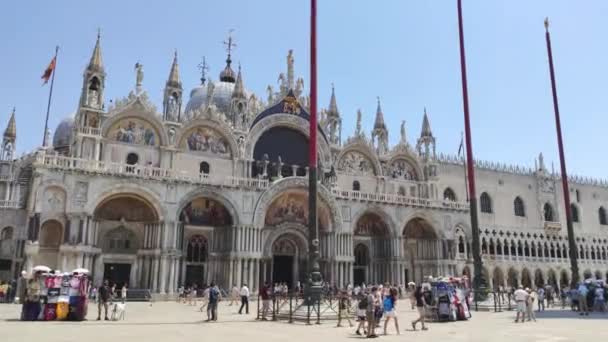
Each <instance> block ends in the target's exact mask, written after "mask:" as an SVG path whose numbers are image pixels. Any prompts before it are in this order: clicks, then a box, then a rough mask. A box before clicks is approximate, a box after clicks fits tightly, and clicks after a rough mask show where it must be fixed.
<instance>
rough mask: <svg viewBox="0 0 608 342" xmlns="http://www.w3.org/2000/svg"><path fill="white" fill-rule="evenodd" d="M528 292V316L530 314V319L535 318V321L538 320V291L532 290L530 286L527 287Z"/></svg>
mask: <svg viewBox="0 0 608 342" xmlns="http://www.w3.org/2000/svg"><path fill="white" fill-rule="evenodd" d="M526 292H528V298H527V299H526V316H528V321H530V320H534V322H536V314H535V313H534V301H535V300H536V297H537V294H536V291H534V290H530V289H529V288H526Z"/></svg>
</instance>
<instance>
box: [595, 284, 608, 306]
mask: <svg viewBox="0 0 608 342" xmlns="http://www.w3.org/2000/svg"><path fill="white" fill-rule="evenodd" d="M593 311H597V312H602V313H604V312H606V303H605V300H604V286H603V285H601V284H600V285H599V286H598V287H597V288H596V289H595V299H594V302H593Z"/></svg>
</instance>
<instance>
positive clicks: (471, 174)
mask: <svg viewBox="0 0 608 342" xmlns="http://www.w3.org/2000/svg"><path fill="white" fill-rule="evenodd" d="M458 35H459V38H460V72H461V77H462V106H463V111H464V129H465V137H466V148H467V171H468V179H469V208H470V209H469V211H470V213H471V231H472V234H471V235H472V237H473V246H472V247H473V270H474V272H473V274H474V275H473V288H474V289H475V290H478V289H479V288H480V287H485V280H484V279H483V278H482V276H483V273H482V267H483V263H482V260H481V254H480V250H479V247H480V243H479V222H478V218H477V195H476V194H475V169H474V167H473V163H474V162H473V161H474V159H473V143H472V138H471V122H470V117H469V91H468V86H467V62H466V56H465V50H464V29H463V25H462V0H458ZM475 298H477V296H476V297H475Z"/></svg>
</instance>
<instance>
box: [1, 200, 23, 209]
mask: <svg viewBox="0 0 608 342" xmlns="http://www.w3.org/2000/svg"><path fill="white" fill-rule="evenodd" d="M20 207H21V203H19V201H6V200H0V208H2V209H19V208H20Z"/></svg>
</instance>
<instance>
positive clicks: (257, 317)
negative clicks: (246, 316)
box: [255, 295, 260, 320]
mask: <svg viewBox="0 0 608 342" xmlns="http://www.w3.org/2000/svg"><path fill="white" fill-rule="evenodd" d="M257 306H258V309H257V312H258V313H257V315H256V317H255V319H257V320H259V319H260V295H258V304H257Z"/></svg>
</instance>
